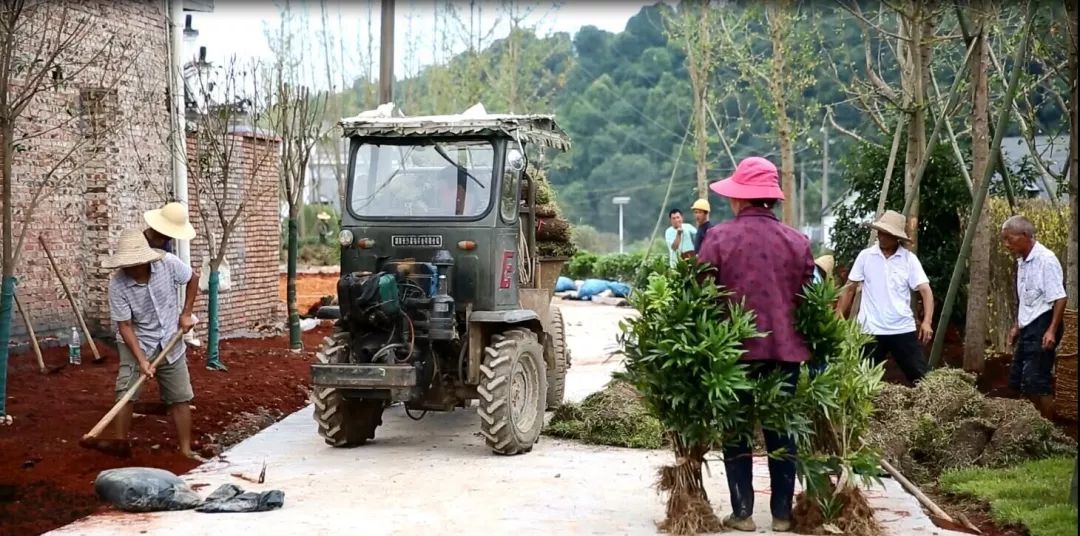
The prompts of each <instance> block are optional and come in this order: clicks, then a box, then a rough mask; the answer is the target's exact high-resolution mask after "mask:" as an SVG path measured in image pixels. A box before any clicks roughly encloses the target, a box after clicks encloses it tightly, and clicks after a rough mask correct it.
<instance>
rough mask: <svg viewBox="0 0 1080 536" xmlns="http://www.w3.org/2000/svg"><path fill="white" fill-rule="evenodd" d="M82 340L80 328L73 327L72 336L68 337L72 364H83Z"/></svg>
mask: <svg viewBox="0 0 1080 536" xmlns="http://www.w3.org/2000/svg"><path fill="white" fill-rule="evenodd" d="M81 352H82V340H80V339H79V330H77V329H75V328H71V338H70V339H68V362H69V363H71V364H72V365H81V364H82V354H81Z"/></svg>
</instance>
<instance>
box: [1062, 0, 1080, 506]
mask: <svg viewBox="0 0 1080 536" xmlns="http://www.w3.org/2000/svg"><path fill="white" fill-rule="evenodd" d="M1065 7H1066V12H1067V13H1068V14H1069V17H1068V18H1069V78H1070V84H1069V86H1070V90H1069V95H1070V98H1069V127H1070V129H1069V154H1070V155H1071V156H1070V159H1069V212H1070V215H1069V218H1070V221H1071V223H1070V224H1069V245H1068V255H1067V256H1066V257H1067V260H1066V267H1067V270H1066V273H1067V274H1068V275H1067V276H1066V280H1065V290H1066V292H1067V293H1068V295H1069V299H1068V304H1069V308H1071V309H1076V308H1077V291H1078V290H1080V289H1078V288H1077V271H1078V267H1077V255H1078V251H1077V244H1076V241H1077V237H1076V233H1077V230H1076V227H1077V225H1080V220H1077V195H1078V194H1080V190H1078V189H1077V178H1078V177H1077V175H1080V118H1078V116H1077V108H1078V107H1080V106H1078V103H1077V101H1076V89H1077V85H1078V84H1077V82H1078V78H1077V74H1078V70H1080V57H1078V56H1077V38H1078V35H1077V34H1078V33H1080V29H1078V28H1077V19H1076V15H1077V13H1076V11H1077V9H1076V8H1077V5H1076V2H1074V1H1073V0H1067V1H1066V2H1065ZM1075 488H1076V475H1075V473H1074V474H1073V489H1074V490H1075ZM1073 504H1074V505H1075V504H1076V501H1075V495H1074V500H1073Z"/></svg>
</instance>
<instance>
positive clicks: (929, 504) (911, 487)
mask: <svg viewBox="0 0 1080 536" xmlns="http://www.w3.org/2000/svg"><path fill="white" fill-rule="evenodd" d="M881 468H882V469H885V471H887V472H888V473H889V474H890V475H892V477H893V479H895V480H896V481H897V482H899V483H900V486H902V487H903V488H904V489H905V490H907V492H908V493H910V494H912V495H914V496H915V498H916V499H918V500H919V502H920V503H922V505H923V506H925V507H926V508H927V509H929V510H930V512H931V513H932V514H934V515H935V516H938V517H939V518H941V519H944V520H945V521H948V522H949V523H956V520H954V519H953V518H952V516H950V515H949V514H947V513H946V512H945V510H942V509H941V507H940V506H938V505H937V503H935V502H934V501H932V500H931V499H930V497H927V496H926V494H925V493H923V492H922V490H921V489H919V487H918V486H916V485H915V484H912V483H911V481H910V480H908V479H907V478H905V477H904V475H902V474H900V471H897V470H896V468H895V467H893V466H892V464H891V463H889V462H888V461H887V460H885V459H884V458H882V460H881Z"/></svg>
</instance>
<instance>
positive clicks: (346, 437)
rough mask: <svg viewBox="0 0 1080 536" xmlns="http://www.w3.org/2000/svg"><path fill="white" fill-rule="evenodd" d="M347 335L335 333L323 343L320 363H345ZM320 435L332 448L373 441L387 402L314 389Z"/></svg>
mask: <svg viewBox="0 0 1080 536" xmlns="http://www.w3.org/2000/svg"><path fill="white" fill-rule="evenodd" d="M348 351H349V334H348V333H346V332H337V333H334V335H333V336H331V337H327V338H326V339H325V340H324V341H323V346H322V348H321V349H320V350H319V352H318V353H317V354H316V359H317V360H318V362H319V363H347V362H348V359H347V356H348ZM311 402H312V403H313V404H314V405H315V422H317V423H318V424H319V435H320V436H322V437H323V440H325V441H326V444H327V445H330V446H332V447H355V446H358V445H363V444H364V443H366V442H367V441H368V440H370V439H374V438H375V429H376V428H378V427H379V425H381V424H382V414H383V410H384V409H385V408H386V403H385V402H383V401H382V400H371V399H358V398H345V396H344V394H343V393H342V392H341V390H340V389H336V388H333V387H317V386H316V387H315V388H314V389H313V390H312V392H311Z"/></svg>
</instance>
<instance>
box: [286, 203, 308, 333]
mask: <svg viewBox="0 0 1080 536" xmlns="http://www.w3.org/2000/svg"><path fill="white" fill-rule="evenodd" d="M299 208H300V207H299V203H296V204H294V205H293V206H290V207H289V220H288V226H289V239H288V248H289V252H288V261H287V263H288V267H287V268H286V275H285V295H286V303H287V306H288V309H289V348H292V349H293V350H299V349H301V348H303V347H304V344H303V342H302V340H301V338H300V311H298V310H297V308H296V264H297V252H298V251H299V249H300V233H299V229H298V227H297V224H296V221H297V219H298V218H299V212H300V210H299Z"/></svg>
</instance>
